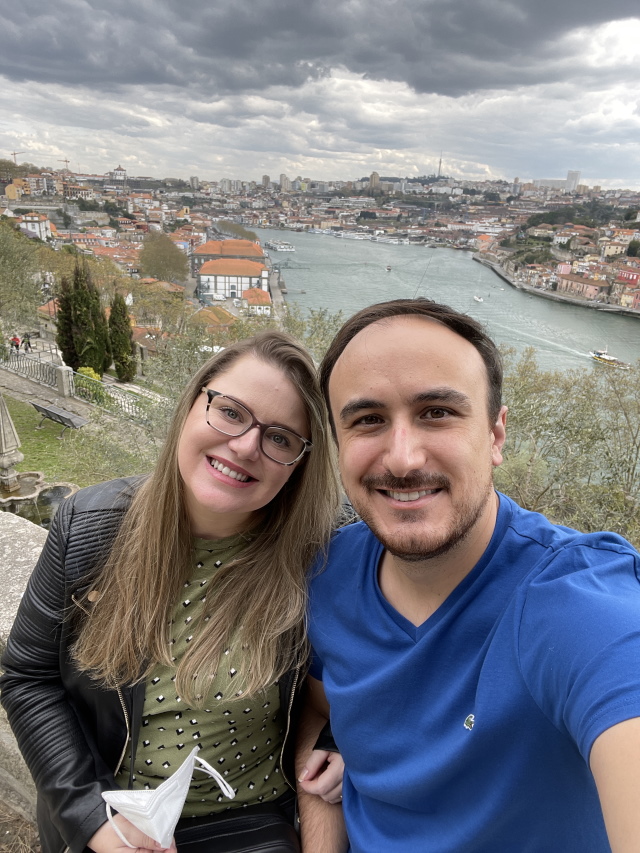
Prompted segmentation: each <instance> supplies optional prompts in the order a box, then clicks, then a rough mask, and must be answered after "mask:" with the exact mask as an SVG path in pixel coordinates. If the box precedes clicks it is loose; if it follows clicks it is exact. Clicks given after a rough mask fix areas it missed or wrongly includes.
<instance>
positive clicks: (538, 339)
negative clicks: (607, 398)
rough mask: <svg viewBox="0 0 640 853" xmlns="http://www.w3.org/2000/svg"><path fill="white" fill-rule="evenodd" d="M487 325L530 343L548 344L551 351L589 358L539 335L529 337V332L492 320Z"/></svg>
mask: <svg viewBox="0 0 640 853" xmlns="http://www.w3.org/2000/svg"><path fill="white" fill-rule="evenodd" d="M489 323H490V325H491V326H496V327H497V328H499V329H505V330H506V331H507V332H511V334H512V335H514V336H515V337H521V338H530V339H531V340H532V341H536V342H537V343H543V344H548V345H549V346H550V347H552V348H553V349H558V350H562V351H563V352H570V353H572V354H573V355H579V356H581V357H582V358H590V357H591V356H590V355H589V354H588V353H586V352H583V351H582V350H579V349H575V348H574V347H566V346H564V345H563V344H559V343H558V342H557V341H549V340H547V338H541V337H540V335H531V334H529V332H524V331H522V329H514V328H513V326H505V325H504V324H503V323H496V322H494V321H492V320H490V321H489Z"/></svg>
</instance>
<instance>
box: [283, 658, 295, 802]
mask: <svg viewBox="0 0 640 853" xmlns="http://www.w3.org/2000/svg"><path fill="white" fill-rule="evenodd" d="M299 678H300V667H299V666H297V667H296V674H295V675H294V677H293V684H292V685H291V693H290V694H289V707H288V708H287V728H286V731H285V733H284V737H283V738H282V749H281V750H280V771H281V772H282V778H283V779H284V781H285V782H286V783H287V785H288V786H289V787H290V788H291V790H292V791H295V790H296V786H295V785H292V784H291V782H290V781H289V779H287V774H286V773H285V772H284V762H283V757H284V749H285V746H286V743H287V739H288V737H289V732H290V730H291V708H292V707H293V697H294V696H295V693H296V687H297V686H298V679H299Z"/></svg>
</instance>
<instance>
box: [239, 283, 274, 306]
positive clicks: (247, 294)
mask: <svg viewBox="0 0 640 853" xmlns="http://www.w3.org/2000/svg"><path fill="white" fill-rule="evenodd" d="M242 298H243V299H246V300H247V302H248V303H249V305H271V295H270V294H269V292H268V291H266V290H260V288H258V287H251V288H249V290H243V291H242Z"/></svg>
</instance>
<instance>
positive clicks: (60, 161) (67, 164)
mask: <svg viewBox="0 0 640 853" xmlns="http://www.w3.org/2000/svg"><path fill="white" fill-rule="evenodd" d="M70 162H71V160H58V163H65V164H66V169H65V171H66V172H68V171H69V163H70Z"/></svg>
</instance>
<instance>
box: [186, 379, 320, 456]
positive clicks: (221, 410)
mask: <svg viewBox="0 0 640 853" xmlns="http://www.w3.org/2000/svg"><path fill="white" fill-rule="evenodd" d="M201 390H202V391H204V392H205V393H206V395H207V415H206V416H207V423H208V424H209V426H210V427H212V428H213V429H215V430H217V431H218V432H221V433H223V435H233V436H239V435H244V434H245V432H249V430H250V429H253V428H254V427H258V429H259V430H260V449H261V450H262V452H263V453H264V455H265V456H268V457H269V459H272V460H273V461H274V462H279V463H280V465H294V464H295V463H296V462H297V461H298V460H299V459H302V457H303V456H304V454H305V453H308V452H309V451H310V450H311V448H312V447H313V445H312V444H311V442H310V441H309V440H308V439H306V438H303V437H302V436H301V435H298V434H297V433H295V432H292V431H291V430H290V429H285V428H284V427H279V426H273V425H270V424H263V423H261V422H260V421H259V420H258V419H257V418H256V416H255V415H254V414H253V412H251V411H250V410H249V409H247V407H246V406H245V405H244V404H243V403H240V402H239V401H238V400H236V399H234V398H233V397H229V396H228V395H227V394H221V393H220V391H213V390H212V389H211V388H206V387H204V386H203V387H202V389H201Z"/></svg>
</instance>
